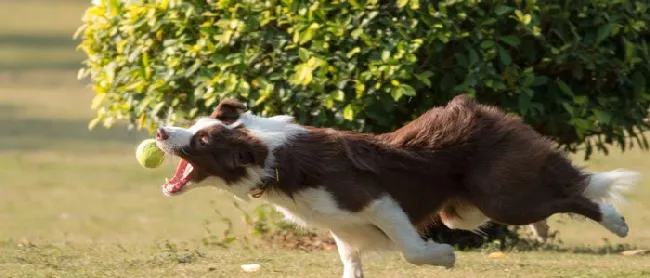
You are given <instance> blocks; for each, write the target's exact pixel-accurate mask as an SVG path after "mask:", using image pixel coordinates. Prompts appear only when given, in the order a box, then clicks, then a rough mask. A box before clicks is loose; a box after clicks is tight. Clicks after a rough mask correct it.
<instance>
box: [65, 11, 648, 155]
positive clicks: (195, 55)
mask: <svg viewBox="0 0 650 278" xmlns="http://www.w3.org/2000/svg"><path fill="white" fill-rule="evenodd" d="M95 2H96V3H97V4H95V5H94V6H92V7H90V8H89V9H88V10H87V12H86V14H85V16H84V25H83V26H82V27H81V28H80V30H79V33H78V35H79V36H80V37H81V38H82V42H81V44H80V48H81V49H82V50H84V51H85V52H86V53H87V55H88V59H87V60H86V61H85V63H84V67H83V69H82V70H81V71H80V77H82V78H83V77H86V76H88V75H90V76H91V78H92V87H93V89H94V91H95V92H96V97H95V98H94V100H93V102H92V108H93V109H95V110H96V111H97V118H96V119H94V120H93V121H92V122H91V124H90V125H91V126H94V125H95V124H97V123H103V124H104V125H105V126H107V127H110V126H111V125H112V124H113V123H114V122H115V121H116V120H122V119H126V120H128V121H129V122H130V123H131V124H132V126H134V127H137V128H144V129H150V130H151V129H153V128H155V126H156V125H157V124H158V123H160V122H161V121H163V120H170V121H172V122H179V121H183V120H185V119H192V118H194V117H196V116H197V115H205V114H207V113H208V112H209V111H210V110H211V109H212V107H213V106H214V105H215V104H216V103H217V102H218V101H219V100H220V99H221V98H224V97H236V98H239V99H242V100H244V101H246V102H247V103H248V104H249V107H250V108H251V110H253V111H254V112H256V113H260V114H261V115H274V114H290V115H294V116H296V118H297V119H298V121H299V122H301V123H306V124H311V125H316V126H335V127H339V128H344V129H354V130H359V131H365V132H384V131H390V130H393V129H395V128H397V127H399V126H401V125H402V124H404V123H405V122H408V121H410V120H412V119H413V118H415V117H417V116H418V115H420V114H421V113H422V112H424V111H425V110H427V109H428V108H430V107H432V106H435V105H441V104H444V103H446V102H447V101H448V100H449V99H451V98H452V96H454V95H456V94H459V93H465V92H466V93H469V94H470V95H471V96H473V97H475V98H476V99H478V100H480V101H482V102H485V103H489V104H495V105H498V106H500V107H502V108H504V109H505V110H507V111H509V112H512V113H516V114H518V115H520V116H522V117H523V119H525V121H526V122H528V123H530V124H531V125H532V126H534V127H535V128H536V129H537V130H538V131H540V132H541V133H543V134H545V135H547V136H549V137H551V138H554V139H555V140H557V142H558V143H559V144H560V145H562V146H564V147H566V148H567V149H569V150H572V151H573V150H576V148H577V147H578V146H580V145H581V144H583V143H586V147H587V154H589V153H590V152H591V150H592V148H593V147H597V149H599V150H604V151H606V147H607V145H609V144H613V143H616V144H619V145H620V146H621V147H622V148H625V146H626V144H627V145H630V144H632V145H634V144H633V143H634V142H636V143H637V144H638V145H641V146H642V147H645V148H647V146H648V144H647V141H645V137H643V135H642V134H641V131H643V130H645V128H646V127H648V124H647V123H646V122H644V119H645V118H646V116H647V112H648V106H649V105H650V93H649V91H648V85H647V84H646V77H647V76H648V75H649V73H650V57H649V55H650V54H649V50H650V49H649V47H648V44H647V42H646V41H647V39H648V38H649V37H650V36H649V34H650V32H649V31H648V30H649V29H648V28H649V27H650V26H648V24H649V23H650V10H648V2H647V1H623V0H591V1H564V0H562V1H560V0H554V1H535V0H526V1H521V0H519V1H476V0H470V1H452V0H448V1H418V0H398V1H378V0H368V1H363V0H349V1H344V0H334V1H330V0H312V1H292V0H240V1H235V0H222V1H217V0H207V1H206V0H187V1H181V0H155V1H154V0H142V1H133V0H99V1H95ZM592 135H597V136H593V137H591V136H592ZM589 137H590V138H593V139H592V140H587V139H586V138H589ZM629 137H631V138H633V139H636V140H627V138H629Z"/></svg>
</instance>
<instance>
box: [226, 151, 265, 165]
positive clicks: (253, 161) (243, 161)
mask: <svg viewBox="0 0 650 278" xmlns="http://www.w3.org/2000/svg"><path fill="white" fill-rule="evenodd" d="M266 155H267V152H266V150H264V149H261V148H255V147H253V148H250V149H240V150H231V151H230V152H229V153H228V155H225V156H222V160H221V161H222V165H223V166H225V167H226V169H228V170H234V169H235V168H237V167H242V166H246V165H257V166H263V165H264V159H265V158H266Z"/></svg>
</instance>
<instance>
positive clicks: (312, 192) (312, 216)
mask: <svg viewBox="0 0 650 278" xmlns="http://www.w3.org/2000/svg"><path fill="white" fill-rule="evenodd" d="M262 198H263V199H264V200H266V201H268V202H269V203H271V204H273V205H274V206H275V208H276V210H278V211H279V212H281V213H282V214H284V216H285V218H286V220H287V221H289V222H292V223H295V224H298V225H301V226H314V227H318V228H322V229H326V230H329V231H331V232H333V233H335V234H337V236H339V237H341V238H345V239H346V241H348V242H349V243H350V244H351V245H353V247H355V248H357V249H364V250H368V249H374V250H377V249H391V248H392V243H391V242H390V240H388V238H386V236H385V235H384V234H383V233H381V232H380V231H379V230H378V229H377V228H376V227H375V226H374V225H373V224H372V223H371V222H370V221H369V220H368V217H367V215H365V214H366V213H365V212H364V211H360V212H350V211H347V210H342V209H340V208H339V206H338V204H337V202H336V200H335V199H334V196H332V194H331V193H329V192H327V190H325V189H323V188H310V189H305V190H301V191H300V192H297V193H295V194H294V195H293V198H289V197H288V196H286V195H284V194H282V193H275V192H268V194H266V193H265V194H264V195H263V197H262Z"/></svg>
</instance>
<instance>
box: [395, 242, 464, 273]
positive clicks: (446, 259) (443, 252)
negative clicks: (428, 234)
mask: <svg viewBox="0 0 650 278" xmlns="http://www.w3.org/2000/svg"><path fill="white" fill-rule="evenodd" d="M404 258H405V259H406V261H407V262H409V263H412V264H415V265H423V264H428V265H437V266H444V267H447V268H450V267H453V266H454V264H455V263H456V254H455V253H454V248H453V247H451V245H449V244H439V243H435V242H433V241H428V242H426V244H424V245H423V246H422V248H419V249H417V250H407V251H404Z"/></svg>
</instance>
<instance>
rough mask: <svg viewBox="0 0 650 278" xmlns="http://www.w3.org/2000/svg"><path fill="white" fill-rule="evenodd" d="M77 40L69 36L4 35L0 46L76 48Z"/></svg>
mask: <svg viewBox="0 0 650 278" xmlns="http://www.w3.org/2000/svg"><path fill="white" fill-rule="evenodd" d="M78 43H79V41H78V40H74V39H73V38H72V34H70V36H61V35H24V34H4V35H0V44H2V45H4V46H18V47H33V48H42V49H44V50H46V49H47V48H52V47H65V48H72V49H74V48H76V47H77V44H78Z"/></svg>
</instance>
